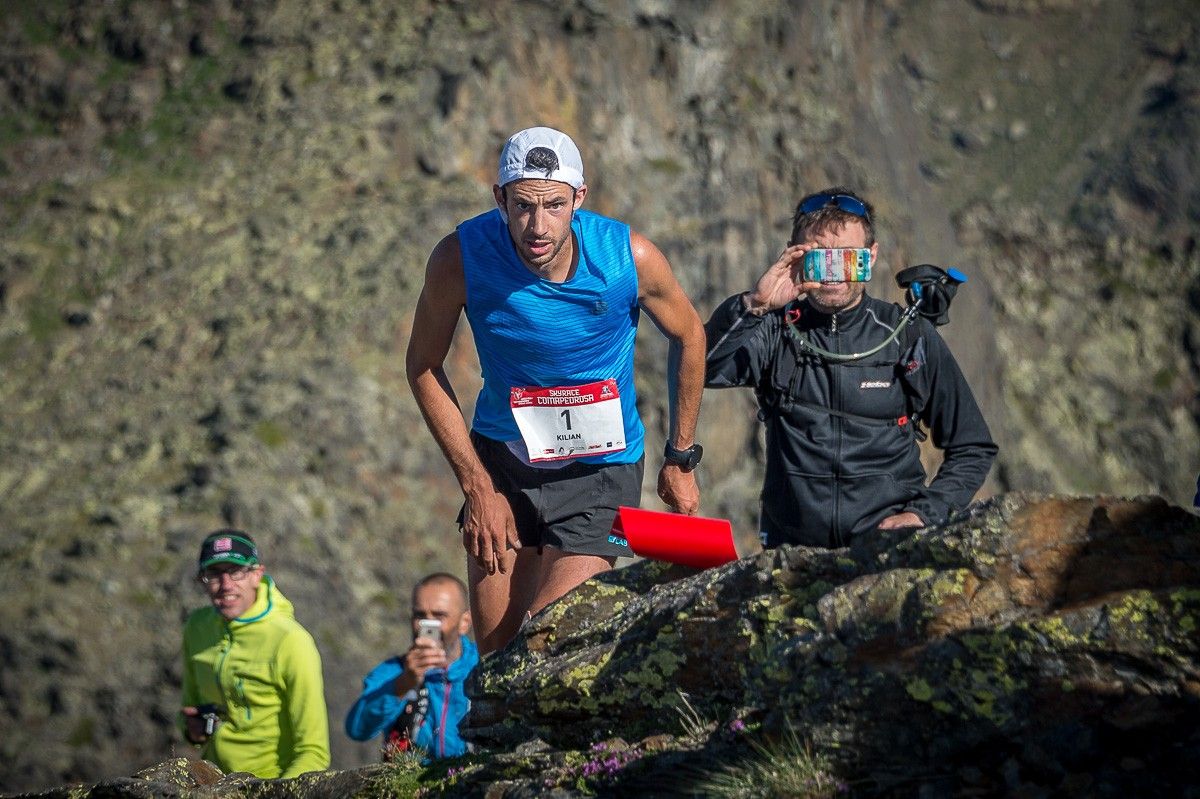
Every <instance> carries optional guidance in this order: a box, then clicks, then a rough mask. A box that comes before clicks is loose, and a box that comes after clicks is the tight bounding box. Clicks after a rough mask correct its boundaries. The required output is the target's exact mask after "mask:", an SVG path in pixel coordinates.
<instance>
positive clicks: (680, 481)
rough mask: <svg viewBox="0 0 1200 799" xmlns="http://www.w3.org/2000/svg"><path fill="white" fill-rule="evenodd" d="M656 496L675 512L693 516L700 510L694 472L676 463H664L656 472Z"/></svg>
mask: <svg viewBox="0 0 1200 799" xmlns="http://www.w3.org/2000/svg"><path fill="white" fill-rule="evenodd" d="M658 498H659V499H661V500H662V501H663V502H665V503H667V507H668V508H670V509H671V510H673V511H675V512H676V513H684V514H687V515H688V516H695V515H696V512H697V511H698V510H700V489H699V488H698V487H697V486H696V474H695V472H685V471H684V470H683V469H680V468H679V466H678V465H677V464H674V463H664V464H663V467H662V469H661V470H659V472H658Z"/></svg>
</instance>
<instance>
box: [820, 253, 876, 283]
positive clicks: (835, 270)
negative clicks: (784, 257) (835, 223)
mask: <svg viewBox="0 0 1200 799" xmlns="http://www.w3.org/2000/svg"><path fill="white" fill-rule="evenodd" d="M803 267H804V281H805V282H806V283H865V282H867V281H868V280H870V279H871V251H870V249H868V248H866V247H856V248H852V249H850V248H847V249H825V250H809V251H808V252H806V253H805V254H804V264H803Z"/></svg>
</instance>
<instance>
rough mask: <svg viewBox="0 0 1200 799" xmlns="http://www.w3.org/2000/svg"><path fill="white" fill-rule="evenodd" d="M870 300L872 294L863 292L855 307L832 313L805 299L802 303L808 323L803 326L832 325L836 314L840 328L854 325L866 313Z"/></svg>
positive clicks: (804, 316) (802, 309)
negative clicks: (820, 309) (816, 306)
mask: <svg viewBox="0 0 1200 799" xmlns="http://www.w3.org/2000/svg"><path fill="white" fill-rule="evenodd" d="M870 301H871V295H870V294H867V293H866V292H863V295H862V299H860V300H859V301H858V304H857V305H855V306H854V307H853V308H847V309H846V310H844V311H837V312H835V313H831V314H830V313H825V312H824V311H818V310H817V309H816V308H815V307H814V306H813V304H812V303H811V302H809V301H808V300H807V299H805V300H804V301H803V302H802V303H801V305H800V309H801V312H802V314H803V318H804V319H805V320H807V324H804V325H803V326H804V327H807V328H816V327H831V326H832V325H833V319H834V317H835V316H836V317H837V325H838V327H839V328H841V327H845V326H846V325H852V324H854V323H855V322H857V321H858V320H859V319H861V318H862V316H863V314H864V313H866V310H867V305H868V304H869V303H870Z"/></svg>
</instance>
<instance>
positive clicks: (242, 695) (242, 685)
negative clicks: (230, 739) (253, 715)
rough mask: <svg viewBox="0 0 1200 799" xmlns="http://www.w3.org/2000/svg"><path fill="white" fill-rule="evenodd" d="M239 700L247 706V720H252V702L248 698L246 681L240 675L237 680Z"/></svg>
mask: <svg viewBox="0 0 1200 799" xmlns="http://www.w3.org/2000/svg"><path fill="white" fill-rule="evenodd" d="M237 692H238V701H240V702H241V703H242V706H243V707H245V708H246V721H249V720H250V702H249V700H247V699H246V681H245V680H244V679H243V678H241V677H238V681H237Z"/></svg>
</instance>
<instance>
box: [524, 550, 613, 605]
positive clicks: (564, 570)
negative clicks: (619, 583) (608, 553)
mask: <svg viewBox="0 0 1200 799" xmlns="http://www.w3.org/2000/svg"><path fill="white" fill-rule="evenodd" d="M616 560H617V559H616V558H615V557H611V558H604V557H601V556H599V555H580V554H576V553H572V552H563V551H562V550H561V549H559V548H557V547H543V548H542V568H541V578H540V579H539V580H538V585H537V591H536V592H535V593H534V596H533V599H532V601H531V602H530V603H529V612H530V613H531V614H536V613H537V612H538V611H539V610H541V609H542V608H544V607H546V606H547V605H549V604H550V603H551V602H553V601H554V600H556V599H558V598H559V597H561V596H562V595H563V594H565V593H567V592H568V591H570V590H571V589H572V588H574V587H575V586H577V585H579V584H580V583H582V582H584V581H585V580H587V579H589V578H591V577H595V576H596V575H597V574H601V573H603V572H606V571H608V570H609V569H611V568H612V567H613V564H614V563H616Z"/></svg>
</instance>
